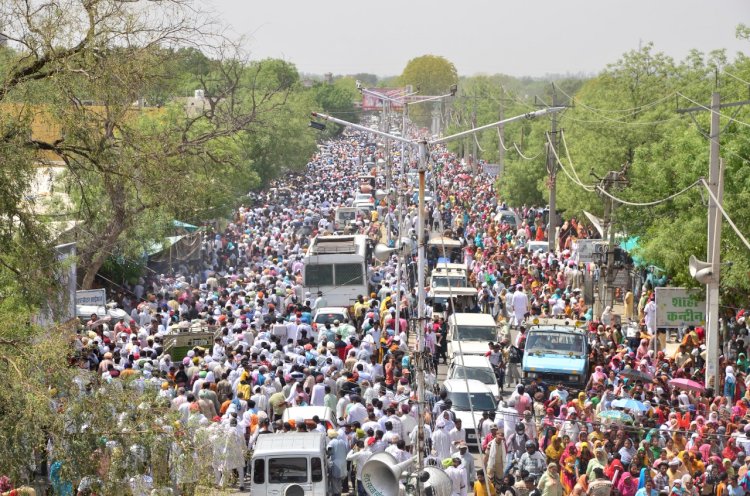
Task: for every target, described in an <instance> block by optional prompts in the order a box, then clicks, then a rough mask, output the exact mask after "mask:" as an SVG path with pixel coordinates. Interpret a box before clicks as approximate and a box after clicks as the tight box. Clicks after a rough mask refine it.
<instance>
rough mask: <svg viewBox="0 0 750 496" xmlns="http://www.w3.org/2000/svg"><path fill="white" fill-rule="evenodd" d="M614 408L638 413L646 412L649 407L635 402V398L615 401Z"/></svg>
mask: <svg viewBox="0 0 750 496" xmlns="http://www.w3.org/2000/svg"><path fill="white" fill-rule="evenodd" d="M612 406H614V407H617V408H624V409H625V410H634V411H638V412H645V411H646V410H648V407H647V406H646V405H644V404H643V402H641V401H638V400H634V399H633V398H620V399H618V400H615V401H613V402H612Z"/></svg>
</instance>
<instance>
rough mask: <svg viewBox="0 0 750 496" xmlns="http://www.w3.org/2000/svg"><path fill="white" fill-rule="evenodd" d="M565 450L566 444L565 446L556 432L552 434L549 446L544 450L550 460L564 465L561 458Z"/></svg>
mask: <svg viewBox="0 0 750 496" xmlns="http://www.w3.org/2000/svg"><path fill="white" fill-rule="evenodd" d="M564 451H565V446H563V443H562V439H561V438H560V436H558V435H557V434H555V435H553V436H552V440H551V441H550V443H549V446H547V449H545V450H544V454H545V455H547V461H548V462H555V463H557V464H558V465H560V466H562V460H560V458H561V457H562V454H563V452H564Z"/></svg>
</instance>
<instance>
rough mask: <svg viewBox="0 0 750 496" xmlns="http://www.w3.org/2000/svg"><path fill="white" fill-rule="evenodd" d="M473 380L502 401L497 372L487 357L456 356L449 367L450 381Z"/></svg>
mask: <svg viewBox="0 0 750 496" xmlns="http://www.w3.org/2000/svg"><path fill="white" fill-rule="evenodd" d="M464 378H467V379H470V380H471V379H473V380H477V381H479V382H481V383H482V384H484V385H485V386H487V387H488V388H490V391H492V395H493V396H494V397H495V399H496V400H499V399H500V385H499V384H498V383H497V376H496V375H495V370H494V369H493V368H492V364H491V363H490V361H489V359H488V358H487V357H483V356H479V355H455V356H454V357H453V360H452V361H451V363H450V366H449V367H448V379H461V380H463V379H464Z"/></svg>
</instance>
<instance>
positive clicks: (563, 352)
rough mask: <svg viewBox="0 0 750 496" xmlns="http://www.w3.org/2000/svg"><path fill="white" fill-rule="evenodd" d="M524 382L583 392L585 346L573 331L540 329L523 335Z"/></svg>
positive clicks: (586, 360) (586, 359)
mask: <svg viewBox="0 0 750 496" xmlns="http://www.w3.org/2000/svg"><path fill="white" fill-rule="evenodd" d="M521 366H522V370H523V380H524V382H528V381H531V380H532V379H537V380H539V381H541V382H543V383H545V384H547V385H557V384H560V383H562V384H564V385H565V386H567V387H570V388H573V389H583V388H585V387H586V383H587V382H588V373H589V346H588V340H587V338H586V334H585V333H584V332H583V331H582V330H580V329H577V328H576V327H572V326H558V325H544V326H534V327H531V328H530V329H529V330H528V332H527V334H526V346H525V347H524V355H523V360H522V364H521Z"/></svg>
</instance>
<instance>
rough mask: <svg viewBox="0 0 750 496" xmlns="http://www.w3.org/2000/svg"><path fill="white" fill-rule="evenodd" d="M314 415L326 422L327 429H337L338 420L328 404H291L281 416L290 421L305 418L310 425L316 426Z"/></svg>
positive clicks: (282, 418) (285, 420)
mask: <svg viewBox="0 0 750 496" xmlns="http://www.w3.org/2000/svg"><path fill="white" fill-rule="evenodd" d="M313 417H318V419H319V420H322V421H323V422H325V423H326V430H328V429H337V428H338V422H337V421H336V415H334V413H333V411H332V410H331V409H330V408H328V407H327V406H290V407H288V408H286V409H285V410H284V414H283V415H282V416H281V420H283V421H284V422H288V421H290V420H294V421H295V422H296V421H297V420H298V419H304V421H305V423H306V424H307V425H308V427H314V426H313V425H312V422H313V420H312V419H313Z"/></svg>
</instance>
